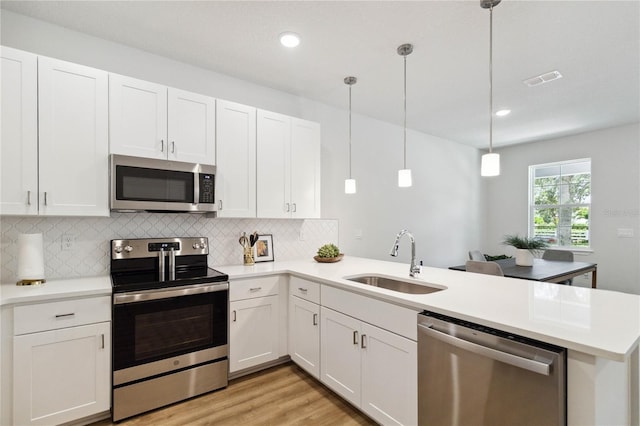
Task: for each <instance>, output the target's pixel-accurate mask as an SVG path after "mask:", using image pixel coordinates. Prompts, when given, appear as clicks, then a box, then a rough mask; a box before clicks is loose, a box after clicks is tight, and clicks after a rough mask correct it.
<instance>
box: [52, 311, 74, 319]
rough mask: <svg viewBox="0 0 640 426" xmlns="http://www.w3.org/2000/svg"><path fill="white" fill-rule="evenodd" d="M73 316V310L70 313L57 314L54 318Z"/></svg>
mask: <svg viewBox="0 0 640 426" xmlns="http://www.w3.org/2000/svg"><path fill="white" fill-rule="evenodd" d="M72 316H75V313H74V312H71V313H70V314H57V315H56V318H67V317H72Z"/></svg>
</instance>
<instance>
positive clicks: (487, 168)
mask: <svg viewBox="0 0 640 426" xmlns="http://www.w3.org/2000/svg"><path fill="white" fill-rule="evenodd" d="M480 175H482V176H499V175H500V154H496V153H495V152H491V153H489V154H484V155H483V156H482V163H481V165H480Z"/></svg>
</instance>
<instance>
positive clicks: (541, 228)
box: [529, 158, 591, 248]
mask: <svg viewBox="0 0 640 426" xmlns="http://www.w3.org/2000/svg"><path fill="white" fill-rule="evenodd" d="M590 212H591V159H590V158H583V159H580V160H572V161H563V162H560V163H550V164H539V165H535V166H529V236H530V237H538V238H541V239H544V240H546V241H547V242H548V243H549V245H551V246H556V247H567V248H588V247H589V246H590V239H589V226H590V224H589V213H590Z"/></svg>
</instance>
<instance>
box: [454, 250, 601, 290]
mask: <svg viewBox="0 0 640 426" xmlns="http://www.w3.org/2000/svg"><path fill="white" fill-rule="evenodd" d="M494 262H496V263H497V264H498V265H500V268H502V273H503V274H504V276H505V277H510V278H520V279H524V280H533V281H545V282H551V283H561V282H564V281H567V280H570V279H572V278H575V277H577V276H580V275H583V274H587V273H591V288H596V282H597V272H598V265H597V264H596V263H588V262H568V261H561V260H545V259H537V258H536V259H533V265H532V266H520V265H516V259H515V258H513V257H510V258H508V259H498V260H495V261H494ZM449 269H452V270H455V271H466V267H465V265H457V266H450V267H449Z"/></svg>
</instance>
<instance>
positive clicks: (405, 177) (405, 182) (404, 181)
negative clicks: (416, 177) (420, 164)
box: [398, 169, 413, 188]
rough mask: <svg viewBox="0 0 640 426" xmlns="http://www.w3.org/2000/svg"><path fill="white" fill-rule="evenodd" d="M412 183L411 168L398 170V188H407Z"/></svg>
mask: <svg viewBox="0 0 640 426" xmlns="http://www.w3.org/2000/svg"><path fill="white" fill-rule="evenodd" d="M412 184H413V181H412V179H411V169H400V170H398V186H399V187H400V188H408V187H410V186H411V185H412Z"/></svg>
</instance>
